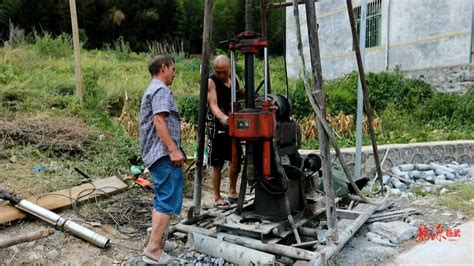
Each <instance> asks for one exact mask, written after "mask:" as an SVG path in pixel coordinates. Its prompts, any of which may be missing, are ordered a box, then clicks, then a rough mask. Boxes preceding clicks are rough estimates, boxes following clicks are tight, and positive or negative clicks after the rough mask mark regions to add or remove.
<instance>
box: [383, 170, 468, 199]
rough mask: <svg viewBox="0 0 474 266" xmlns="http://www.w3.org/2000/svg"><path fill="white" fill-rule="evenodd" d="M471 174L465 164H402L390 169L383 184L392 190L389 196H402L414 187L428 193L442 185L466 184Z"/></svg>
mask: <svg viewBox="0 0 474 266" xmlns="http://www.w3.org/2000/svg"><path fill="white" fill-rule="evenodd" d="M471 174H472V173H471V167H470V166H469V164H467V163H464V164H459V163H458V162H451V163H449V164H445V165H441V164H437V163H430V164H402V165H398V166H394V167H392V169H391V173H390V174H389V175H384V177H383V183H384V185H387V186H389V187H390V188H391V189H392V191H391V194H394V195H402V196H403V195H405V194H406V193H404V192H405V191H407V190H409V189H412V188H415V187H421V188H422V190H423V191H424V192H426V193H430V192H433V191H436V190H437V189H439V188H441V187H442V186H444V185H449V184H454V183H457V182H466V181H469V180H470V179H471V178H472V176H471ZM397 177H398V178H397Z"/></svg>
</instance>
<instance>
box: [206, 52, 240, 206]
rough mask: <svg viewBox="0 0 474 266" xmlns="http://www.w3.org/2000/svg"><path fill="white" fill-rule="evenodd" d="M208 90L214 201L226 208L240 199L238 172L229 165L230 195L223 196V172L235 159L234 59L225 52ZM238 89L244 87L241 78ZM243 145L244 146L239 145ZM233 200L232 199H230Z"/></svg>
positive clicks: (219, 60)
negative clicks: (231, 126) (232, 132)
mask: <svg viewBox="0 0 474 266" xmlns="http://www.w3.org/2000/svg"><path fill="white" fill-rule="evenodd" d="M208 84H209V85H208V91H207V101H208V107H209V108H208V111H207V116H206V124H207V137H208V142H207V148H208V151H209V164H210V165H211V166H212V174H211V175H212V187H213V192H214V202H215V206H216V207H217V208H221V209H226V208H233V207H235V204H231V203H230V202H232V203H235V202H236V201H237V198H238V193H237V189H236V186H237V175H238V172H235V173H234V172H232V171H231V170H230V169H231V168H230V167H229V186H228V193H227V197H228V200H226V199H224V198H222V196H221V194H220V186H221V179H222V176H221V172H222V166H223V165H224V162H225V161H230V160H231V158H232V155H231V150H232V140H231V138H230V137H229V129H228V124H227V120H228V114H229V113H230V111H231V108H230V105H231V84H232V83H231V74H230V60H229V58H228V57H227V56H225V55H219V56H217V57H216V58H215V60H214V74H213V75H211V76H210V78H209V83H208ZM236 84H237V88H240V86H239V83H238V81H237V82H236ZM239 146H240V145H239ZM229 201H230V202H229Z"/></svg>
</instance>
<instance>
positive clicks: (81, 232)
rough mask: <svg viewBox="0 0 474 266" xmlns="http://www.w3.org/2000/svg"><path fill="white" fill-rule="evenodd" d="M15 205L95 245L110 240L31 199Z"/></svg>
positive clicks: (104, 245)
mask: <svg viewBox="0 0 474 266" xmlns="http://www.w3.org/2000/svg"><path fill="white" fill-rule="evenodd" d="M16 207H17V208H18V209H20V210H22V211H25V212H27V213H29V214H31V215H33V216H35V217H38V218H40V219H41V220H44V221H46V222H48V223H50V224H52V225H54V226H55V227H56V228H58V229H60V230H65V231H68V232H70V233H71V234H73V235H75V236H77V237H79V238H82V239H84V240H86V241H88V242H90V243H91V244H94V245H95V246H97V247H100V248H105V247H107V245H108V243H109V241H110V239H108V238H107V237H104V236H102V235H99V234H97V233H96V232H94V231H92V230H89V229H87V228H85V227H83V226H81V225H79V224H77V223H75V222H73V221H71V220H68V219H65V218H63V217H61V216H59V215H58V214H56V213H54V212H52V211H50V210H47V209H45V208H43V207H41V206H38V205H36V204H34V203H33V202H31V201H28V200H21V201H20V202H19V203H18V205H16Z"/></svg>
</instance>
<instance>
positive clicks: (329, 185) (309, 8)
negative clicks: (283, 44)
mask: <svg viewBox="0 0 474 266" xmlns="http://www.w3.org/2000/svg"><path fill="white" fill-rule="evenodd" d="M296 2H297V1H296V0H294V1H293V7H294V10H295V18H296V21H297V22H296V23H297V24H296V25H297V26H296V27H297V35H298V48H299V49H300V55H302V54H303V51H302V50H303V49H302V44H301V27H300V23H299V12H298V5H297V4H296ZM305 7H306V21H307V28H308V41H309V51H310V57H311V69H312V73H313V86H314V94H315V98H316V102H317V103H318V105H319V108H320V112H321V115H322V119H323V120H325V119H326V111H325V105H326V103H325V99H324V92H323V77H322V72H321V55H320V52H319V37H318V25H317V22H316V8H315V6H314V1H312V0H306V1H305ZM302 59H303V57H302ZM303 64H304V61H303ZM303 72H306V69H305V66H304V65H303ZM308 96H311V95H308ZM317 126H318V138H319V148H320V152H321V159H322V168H323V169H322V170H323V184H324V191H325V193H326V196H325V198H326V201H325V202H326V216H327V222H328V229H329V231H328V236H329V237H328V240H329V241H337V240H338V239H339V236H338V233H337V216H336V203H335V198H336V196H335V192H334V181H333V179H332V174H331V154H330V151H329V137H328V134H327V133H326V132H325V131H324V129H323V126H322V122H321V121H320V120H319V119H318V120H317Z"/></svg>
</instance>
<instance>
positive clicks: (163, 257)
mask: <svg viewBox="0 0 474 266" xmlns="http://www.w3.org/2000/svg"><path fill="white" fill-rule="evenodd" d="M142 260H143V262H145V263H146V264H151V265H168V264H170V263H171V262H172V261H173V260H174V258H173V257H171V256H170V255H168V254H167V253H165V252H164V251H162V252H161V256H160V259H159V260H154V259H152V258H150V257H148V256H147V255H144V256H143V257H142Z"/></svg>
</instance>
